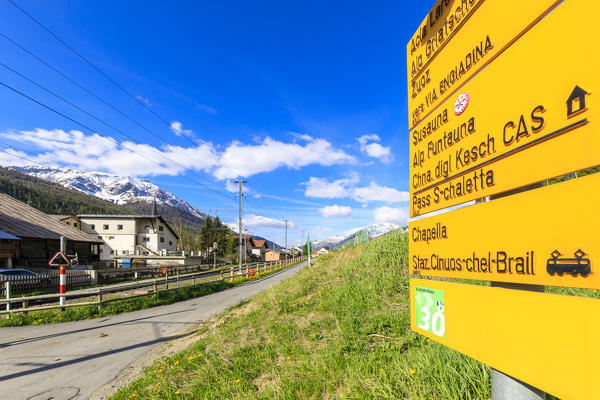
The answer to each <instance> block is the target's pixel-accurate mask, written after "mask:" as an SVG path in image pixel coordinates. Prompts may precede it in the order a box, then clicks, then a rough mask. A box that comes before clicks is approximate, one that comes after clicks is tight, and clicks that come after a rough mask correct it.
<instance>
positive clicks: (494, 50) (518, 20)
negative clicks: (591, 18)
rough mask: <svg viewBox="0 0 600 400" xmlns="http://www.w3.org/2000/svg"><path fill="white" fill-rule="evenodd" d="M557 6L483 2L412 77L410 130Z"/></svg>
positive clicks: (534, 1)
mask: <svg viewBox="0 0 600 400" xmlns="http://www.w3.org/2000/svg"><path fill="white" fill-rule="evenodd" d="M566 1H567V2H568V1H569V0H566ZM574 1H578V0H574ZM444 3H445V2H444ZM457 3H458V2H457ZM470 3H472V4H473V6H474V5H476V4H475V2H474V1H473V2H469V1H468V0H465V1H462V2H461V4H463V7H465V8H466V7H467V6H468V5H469V4H470ZM556 3H558V1H557V0H528V1H520V0H505V1H501V0H486V1H484V2H483V3H482V4H481V5H480V6H479V7H478V9H477V11H476V12H474V13H473V15H472V16H471V17H470V18H469V19H468V21H467V22H466V23H465V24H464V26H462V27H461V28H460V30H459V31H458V32H457V33H456V34H455V37H453V38H451V40H449V41H448V43H447V44H446V45H445V46H444V48H443V50H441V51H438V53H437V55H436V56H435V58H433V59H432V60H431V62H430V63H429V65H427V66H426V67H424V68H422V69H421V70H420V71H419V73H417V74H415V75H414V76H412V77H409V79H408V112H409V127H410V128H413V127H414V126H415V125H416V124H417V123H418V122H419V121H421V120H422V119H423V118H425V117H426V116H427V115H428V114H429V113H430V112H431V111H432V110H433V109H434V108H435V107H437V106H438V105H439V104H440V103H441V102H442V101H444V100H445V99H446V98H447V97H448V96H450V95H451V94H452V93H454V91H455V90H457V88H459V87H460V86H461V85H462V84H464V83H465V82H466V81H467V80H468V79H469V78H470V77H472V76H473V75H474V74H475V73H477V72H478V71H479V70H481V68H483V67H484V66H486V65H487V64H488V63H489V62H491V61H492V60H493V59H494V58H495V57H496V56H497V55H499V54H500V53H502V51H504V50H505V49H506V48H507V47H508V46H510V45H511V44H512V43H513V42H514V40H516V39H517V38H518V37H519V36H520V35H521V34H522V33H523V32H525V31H526V30H527V29H529V28H530V27H531V26H532V25H533V24H534V23H535V22H536V21H538V20H539V19H540V18H541V17H542V16H544V14H545V13H546V12H548V10H550V9H551V8H552V7H553V6H554V5H555V4H556ZM471 8H474V7H470V8H469V9H471ZM559 31H560V29H559ZM563 33H564V32H563ZM409 48H410V43H409ZM409 51H410V50H409ZM408 60H409V61H408V62H409V64H410V65H409V66H408V68H409V75H410V74H411V72H412V70H413V68H412V64H411V61H410V60H411V59H410V58H409V59H408Z"/></svg>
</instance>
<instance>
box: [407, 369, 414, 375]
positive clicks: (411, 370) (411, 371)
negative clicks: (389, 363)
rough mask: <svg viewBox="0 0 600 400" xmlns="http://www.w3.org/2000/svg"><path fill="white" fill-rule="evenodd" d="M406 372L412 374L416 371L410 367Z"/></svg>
mask: <svg viewBox="0 0 600 400" xmlns="http://www.w3.org/2000/svg"><path fill="white" fill-rule="evenodd" d="M408 372H410V373H411V374H414V373H415V372H416V371H415V370H414V369H412V368H411V369H410V371H408Z"/></svg>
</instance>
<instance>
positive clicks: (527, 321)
mask: <svg viewBox="0 0 600 400" xmlns="http://www.w3.org/2000/svg"><path fill="white" fill-rule="evenodd" d="M410 292H411V303H410V309H411V325H412V329H413V330H414V331H416V332H418V333H420V334H422V335H425V336H427V337H429V338H431V339H433V340H435V341H437V342H439V343H441V344H443V345H446V346H448V347H451V348H453V349H455V350H458V351H460V352H461V353H464V354H466V355H468V356H470V357H473V358H475V359H477V360H479V361H482V362H484V363H486V364H488V365H490V366H491V367H493V368H495V369H497V370H499V371H502V372H504V373H506V374H508V375H510V376H513V377H515V378H517V379H520V380H522V381H524V382H527V383H528V384H530V385H533V386H534V387H537V388H539V389H542V390H544V391H546V392H548V393H552V394H553V395H555V396H558V397H559V398H561V399H597V398H598V396H599V394H600V379H598V376H597V375H598V360H600V340H598V332H600V301H599V300H597V299H589V298H581V297H576V296H559V295H552V294H547V293H537V292H528V291H522V290H511V289H502V288H492V287H487V286H476V285H465V284H457V283H449V282H441V281H431V280H422V279H411V282H410Z"/></svg>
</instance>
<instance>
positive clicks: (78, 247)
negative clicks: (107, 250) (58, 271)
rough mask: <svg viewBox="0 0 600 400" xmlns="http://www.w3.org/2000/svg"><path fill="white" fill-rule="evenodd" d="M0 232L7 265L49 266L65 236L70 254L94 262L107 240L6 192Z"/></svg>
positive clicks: (1, 198)
mask: <svg viewBox="0 0 600 400" xmlns="http://www.w3.org/2000/svg"><path fill="white" fill-rule="evenodd" d="M0 231H2V232H3V233H2V234H1V236H0V238H1V239H0V246H1V247H0V262H2V263H3V264H4V266H6V267H8V266H23V267H47V264H48V261H49V260H50V258H51V257H52V256H53V255H54V254H55V253H56V252H58V251H59V250H60V237H61V236H64V237H66V238H67V255H77V258H78V260H79V264H80V265H90V264H92V263H93V262H96V261H98V260H99V250H100V245H102V243H103V241H102V239H99V238H98V237H97V236H91V235H88V234H87V233H85V232H82V231H80V230H79V229H76V228H74V227H73V226H69V225H66V224H64V223H62V222H60V221H58V220H57V219H55V218H52V217H51V216H50V215H48V214H45V213H43V212H41V211H39V210H37V209H35V208H33V207H31V206H28V205H27V204H25V203H23V202H21V201H19V200H17V199H14V198H12V197H10V196H8V195H6V194H0ZM14 238H16V239H14ZM9 258H10V261H9V260H8V259H9ZM2 260H4V261H2Z"/></svg>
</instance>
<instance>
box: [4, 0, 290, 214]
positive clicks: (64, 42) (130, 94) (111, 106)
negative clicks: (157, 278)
mask: <svg viewBox="0 0 600 400" xmlns="http://www.w3.org/2000/svg"><path fill="white" fill-rule="evenodd" d="M9 1H10V3H11V4H12V5H13V6H15V7H16V8H17V9H18V10H19V11H21V12H22V13H23V14H25V15H26V16H27V17H28V18H30V19H31V20H32V21H33V22H35V23H36V24H37V25H39V26H40V27H41V28H43V29H44V30H45V31H46V32H48V33H49V34H50V35H51V36H52V37H54V38H55V39H56V40H57V41H59V42H60V43H61V44H62V45H64V46H65V47H66V48H67V49H69V50H70V51H71V52H73V53H74V54H75V55H77V56H78V57H79V58H80V59H81V60H83V61H84V62H85V63H86V64H88V65H89V66H90V67H92V68H93V69H94V70H95V71H96V72H98V73H99V74H100V75H102V76H103V77H104V78H105V79H107V80H108V81H109V82H111V83H112V84H113V85H115V86H116V87H117V88H119V89H120V90H121V91H123V92H124V93H125V94H127V95H128V96H129V97H131V98H132V99H133V100H135V101H136V102H138V103H139V104H140V105H142V106H143V107H144V108H145V109H146V110H148V111H149V112H150V113H152V114H153V115H154V116H155V117H156V118H158V119H159V120H160V121H161V122H163V123H164V124H165V125H167V126H168V127H169V128H171V124H170V122H169V121H168V120H167V119H165V118H163V117H162V116H160V115H159V114H158V113H156V112H155V111H154V110H153V109H151V108H150V107H148V105H147V104H145V103H144V102H143V101H141V100H140V99H139V98H138V97H136V96H135V95H133V94H132V93H131V92H130V91H129V90H127V89H126V88H125V87H123V86H122V85H120V84H119V83H118V82H116V81H115V80H114V79H112V78H111V77H110V76H108V75H107V74H106V73H104V72H103V71H102V70H101V69H100V68H98V67H97V66H96V65H95V64H94V63H92V62H91V61H90V60H89V59H87V58H86V57H85V56H83V55H82V54H81V53H80V52H78V51H77V50H76V49H75V48H73V47H72V46H70V45H69V44H68V43H67V42H66V41H65V40H63V39H61V38H60V37H59V36H58V35H57V34H55V33H54V32H53V31H51V30H50V29H49V28H48V27H47V26H45V25H44V24H42V23H41V22H40V21H38V20H37V19H36V18H35V17H33V15H31V14H30V13H29V12H27V11H26V10H25V9H23V8H22V7H21V6H19V5H18V4H17V3H16V2H14V1H13V0H9ZM0 35H1V36H3V37H4V38H5V39H6V40H8V41H10V42H11V43H13V44H14V45H15V46H17V47H19V48H20V49H21V50H23V51H25V52H26V53H28V54H29V55H31V56H32V57H34V58H35V59H37V60H38V61H39V62H41V63H43V64H44V65H46V66H47V67H48V68H50V69H52V70H53V71H54V72H56V73H58V74H59V75H61V76H62V77H64V78H65V79H67V80H68V81H69V82H71V83H73V84H74V85H76V86H77V87H79V88H80V89H82V90H84V91H85V92H86V93H88V94H90V95H91V96H93V97H94V98H96V99H97V100H99V101H100V102H102V103H103V104H105V105H106V106H108V107H110V108H111V109H113V110H114V111H116V112H118V113H119V114H120V115H122V116H124V117H125V118H127V119H128V120H129V121H131V122H133V123H134V124H136V125H137V126H139V127H140V128H142V129H144V130H145V131H147V132H149V133H150V134H152V135H153V136H155V137H157V138H158V139H160V140H164V138H163V137H162V136H160V135H158V134H157V133H155V132H153V131H152V130H150V129H148V128H147V127H145V126H144V125H142V124H140V123H139V122H138V121H136V120H135V119H133V118H132V117H130V116H129V115H127V114H125V113H124V112H122V111H121V110H119V109H117V108H116V107H114V106H113V105H112V104H110V103H108V102H107V101H106V100H104V99H102V98H101V97H99V96H97V95H96V94H95V93H93V92H92V91H90V90H89V89H87V88H85V87H84V86H83V85H81V84H79V83H77V82H76V81H74V80H73V79H71V78H70V77H68V76H67V75H66V74H64V73H62V72H61V71H59V70H58V69H57V68H55V67H53V66H51V65H50V64H49V63H47V62H46V61H44V60H43V59H41V58H40V57H38V56H36V55H35V54H33V53H32V52H31V51H29V50H27V49H26V48H25V47H23V46H22V45H20V44H19V43H17V42H16V41H15V40H13V39H11V38H9V37H8V36H6V35H5V34H3V33H1V32H0ZM11 70H12V69H11ZM13 72H15V73H17V72H16V71H14V70H13ZM17 74H18V73H17ZM19 75H20V76H21V74H19ZM24 79H27V78H24ZM28 80H29V79H28ZM32 83H33V82H32ZM34 84H35V83H34ZM5 86H6V85H5ZM38 86H39V85H38ZM57 97H59V96H57ZM59 98H60V97H59ZM61 100H63V101H65V102H67V103H68V104H70V105H72V106H73V107H75V108H77V109H78V110H80V111H82V112H84V113H86V114H87V115H89V116H91V117H92V118H94V119H96V120H99V119H98V118H96V117H94V116H93V115H91V114H90V113H88V112H86V111H83V110H82V109H80V108H79V107H77V106H75V105H73V104H72V103H70V102H68V101H67V100H65V99H63V98H61ZM38 103H39V102H38ZM63 116H64V115H63ZM65 117H66V116H65ZM66 118H68V117H66ZM68 119H70V118H68ZM70 120H71V121H73V120H72V119H70ZM99 121H100V122H102V123H104V124H105V125H107V126H109V127H111V128H112V129H115V130H116V131H118V132H120V133H122V134H124V133H123V132H122V131H121V130H118V129H116V128H115V127H113V126H111V125H110V124H107V123H105V122H104V121H102V120H99ZM73 122H75V123H77V122H76V121H73ZM124 135H125V136H126V137H129V138H131V136H129V135H127V134H124ZM101 136H102V135H101ZM103 137H104V136H103ZM181 137H183V138H184V139H186V140H187V141H189V142H190V143H192V144H193V145H194V146H197V142H195V141H194V140H192V139H190V138H189V137H188V136H186V134H185V132H182V134H181ZM132 140H134V141H135V139H132ZM119 145H120V144H119ZM199 149H201V150H203V151H206V150H205V149H203V148H199ZM128 150H130V149H128ZM130 151H131V150H130ZM136 154H137V153H136ZM171 161H172V162H174V161H173V160H171ZM215 161H217V163H219V164H220V165H221V166H222V167H224V168H227V166H226V165H225V164H223V163H222V162H221V161H220V160H219V159H218V158H215ZM174 163H175V162H174ZM175 164H177V163H175ZM179 166H180V167H181V165H179ZM203 179H206V178H203ZM207 181H208V182H209V183H211V184H213V185H214V186H216V187H218V188H219V189H220V186H218V185H216V184H215V183H213V182H211V181H209V180H207ZM208 189H209V190H212V189H210V188H208ZM213 191H214V190H213ZM221 195H222V194H221ZM227 197H229V196H227ZM255 212H256V211H255ZM261 213H262V214H264V212H261ZM276 218H277V219H282V218H280V217H276Z"/></svg>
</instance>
